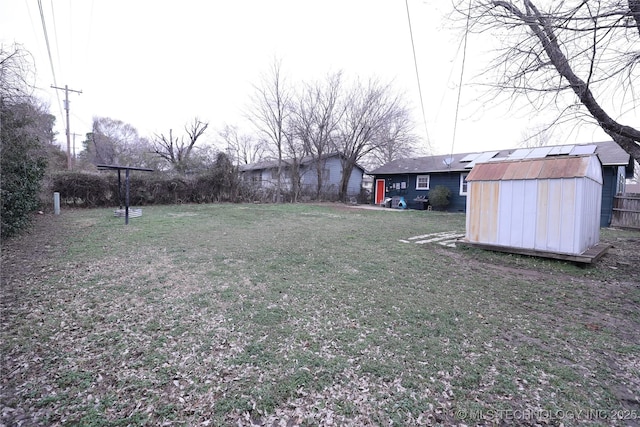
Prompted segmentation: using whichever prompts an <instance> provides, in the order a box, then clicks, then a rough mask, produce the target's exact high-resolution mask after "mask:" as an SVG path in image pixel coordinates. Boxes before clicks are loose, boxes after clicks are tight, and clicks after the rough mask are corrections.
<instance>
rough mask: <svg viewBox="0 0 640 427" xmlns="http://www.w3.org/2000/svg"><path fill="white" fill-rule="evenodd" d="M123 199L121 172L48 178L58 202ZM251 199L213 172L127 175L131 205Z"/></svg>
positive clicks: (91, 204)
mask: <svg viewBox="0 0 640 427" xmlns="http://www.w3.org/2000/svg"><path fill="white" fill-rule="evenodd" d="M119 187H120V190H121V191H120V197H121V200H122V202H124V197H125V174H124V171H123V172H122V174H121V184H120V186H118V175H117V173H116V172H115V171H104V172H59V173H56V174H54V175H53V176H52V177H51V182H50V191H51V192H58V193H60V201H61V204H62V205H66V206H76V207H108V206H116V205H120V204H121V203H120V201H119V200H118V195H119ZM253 198H254V195H253V190H252V189H251V188H246V187H245V186H243V185H241V183H240V182H239V181H238V180H237V179H234V178H230V177H228V176H225V177H221V176H219V174H216V173H215V172H212V173H209V174H203V175H198V176H193V177H179V176H169V175H166V174H160V173H145V172H136V171H132V172H131V173H130V177H129V204H130V205H131V206H144V205H163V204H176V203H212V202H241V201H245V200H251V199H253Z"/></svg>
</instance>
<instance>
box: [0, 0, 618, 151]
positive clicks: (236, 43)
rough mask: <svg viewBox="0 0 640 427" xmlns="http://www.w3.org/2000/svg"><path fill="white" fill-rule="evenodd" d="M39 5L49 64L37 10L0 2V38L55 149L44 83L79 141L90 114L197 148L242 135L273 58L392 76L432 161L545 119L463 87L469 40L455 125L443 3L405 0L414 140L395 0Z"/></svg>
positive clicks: (588, 136) (455, 49)
mask: <svg viewBox="0 0 640 427" xmlns="http://www.w3.org/2000/svg"><path fill="white" fill-rule="evenodd" d="M41 3H42V13H43V15H44V18H45V26H46V31H47V34H48V39H49V46H50V51H51V61H50V60H49V54H48V51H47V45H46V42H45V36H44V29H43V25H42V20H41V12H40V9H39V7H38V2H36V1H31V0H3V1H2V2H0V41H1V42H2V43H3V44H4V45H5V46H7V45H8V44H11V43H13V42H17V43H21V44H23V45H24V47H25V48H26V49H27V50H28V51H29V52H31V53H32V55H33V57H34V62H35V66H36V72H37V80H36V84H37V86H38V90H37V92H36V94H37V95H38V96H39V97H40V98H42V99H43V100H45V101H46V102H48V103H50V105H51V112H52V113H53V114H55V115H56V116H57V118H58V120H57V121H58V126H57V128H56V130H57V131H58V132H59V135H58V140H59V141H61V142H63V141H65V143H66V140H65V133H64V132H65V131H64V129H65V119H64V110H63V108H64V107H63V104H62V102H59V100H60V101H61V100H63V99H64V92H63V91H56V90H53V89H51V88H50V86H51V85H53V84H55V85H57V86H60V87H64V86H65V85H68V86H69V88H71V89H75V90H82V94H76V93H70V94H69V99H70V101H71V103H70V106H71V132H72V133H77V134H80V135H84V134H85V133H86V132H89V131H90V130H91V122H92V118H93V117H94V116H98V117H110V118H112V119H118V120H122V121H124V122H126V123H129V124H131V125H133V126H134V127H135V128H137V129H138V131H139V132H140V134H141V135H142V136H152V135H153V134H154V133H167V132H168V130H169V129H174V132H175V131H176V130H182V129H183V127H184V125H185V124H186V123H187V122H189V121H191V120H192V119H193V118H194V117H196V116H197V117H199V118H200V119H202V120H205V121H208V122H209V123H210V128H211V131H209V136H208V138H209V140H213V138H214V137H215V130H216V129H221V128H222V127H223V126H224V125H225V124H231V125H239V126H241V128H243V130H244V131H245V132H247V133H249V132H252V129H251V128H250V126H249V125H248V124H247V123H246V122H245V121H244V119H243V116H242V112H243V111H245V110H246V109H247V108H248V107H249V101H250V96H251V94H252V93H253V92H254V90H255V89H254V87H253V85H255V84H258V83H259V82H260V76H261V74H264V73H265V72H266V71H267V70H268V69H269V67H270V65H271V64H272V63H273V61H274V58H276V57H277V58H280V59H281V61H282V70H283V72H284V74H285V75H286V76H287V78H288V79H289V81H291V82H292V83H295V82H300V81H311V80H313V79H317V78H322V77H323V76H325V75H326V74H327V73H329V72H334V71H338V70H342V71H343V72H344V73H345V74H346V75H347V76H349V77H360V78H361V79H368V78H370V77H378V78H380V79H382V80H383V81H392V80H393V82H394V87H395V88H396V89H397V90H398V91H400V92H404V93H406V96H407V100H408V102H409V103H410V104H411V105H412V106H413V113H414V114H413V118H414V120H415V122H416V124H417V125H416V131H417V133H418V134H419V135H420V136H421V137H422V139H423V140H426V139H427V135H428V139H429V140H430V142H431V147H432V151H433V153H434V154H444V153H450V152H452V151H453V152H469V151H482V150H489V149H499V148H510V147H516V146H518V145H519V144H520V143H521V141H522V139H523V136H522V135H523V133H524V132H527V130H528V129H531V128H534V127H536V126H539V125H544V124H545V123H547V122H548V121H549V120H550V119H551V118H552V116H548V117H540V116H538V115H532V114H531V112H530V110H526V109H525V110H518V109H514V108H513V106H512V105H511V104H510V103H509V102H504V101H503V102H495V103H486V102H483V101H479V96H480V95H481V94H482V93H483V92H482V90H481V89H480V88H479V87H478V86H476V85H473V84H472V83H474V82H475V81H477V79H476V78H475V76H476V75H478V74H479V73H480V71H481V70H483V69H484V68H485V67H487V65H488V63H489V60H490V59H491V56H490V54H489V53H487V52H486V48H487V44H490V41H489V42H488V41H487V39H484V40H480V39H478V38H470V39H469V41H468V47H467V59H466V66H465V73H464V80H463V85H462V91H461V102H460V103H459V106H460V109H459V113H458V120H457V122H456V120H455V113H456V106H457V105H458V103H457V99H458V88H459V85H458V83H459V79H460V73H461V64H462V56H463V50H462V48H461V38H462V33H461V32H460V31H459V30H455V29H453V25H452V23H451V22H450V21H448V20H447V19H445V15H447V14H448V12H449V8H450V5H449V1H442V0H408V5H409V10H410V16H411V24H412V28H413V38H414V42H415V49H416V54H417V65H418V70H419V75H420V83H421V86H422V96H423V99H424V107H425V117H426V130H425V124H424V122H423V115H422V110H421V108H420V97H419V92H418V84H417V78H416V71H415V64H414V58H413V53H412V47H411V37H410V33H409V23H408V19H407V9H406V5H405V2H404V1H402V0H211V1H204V0H199V1H196V0H181V1H175V0H174V1H164V0H136V1H131V0H91V1H90V0H42V1H41ZM52 68H53V70H52ZM54 74H55V79H54ZM58 97H59V98H58ZM454 126H455V128H456V133H455V140H454ZM572 129H573V128H568V129H566V130H561V131H559V132H556V133H555V134H554V138H555V139H556V140H554V141H552V142H556V143H565V142H566V143H587V142H591V141H593V140H603V139H607V137H606V136H605V135H604V134H603V133H602V132H601V131H599V130H597V129H596V128H593V127H589V126H582V127H580V128H579V130H580V132H579V133H578V132H576V131H575V130H572ZM81 139H82V137H77V139H76V141H77V142H78V145H79V141H80V140H81Z"/></svg>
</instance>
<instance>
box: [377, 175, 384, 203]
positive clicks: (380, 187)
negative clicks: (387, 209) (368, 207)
mask: <svg viewBox="0 0 640 427" xmlns="http://www.w3.org/2000/svg"><path fill="white" fill-rule="evenodd" d="M382 202H384V179H376V201H375V204H376V205H379V204H381V203H382Z"/></svg>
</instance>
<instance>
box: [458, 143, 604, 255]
mask: <svg viewBox="0 0 640 427" xmlns="http://www.w3.org/2000/svg"><path fill="white" fill-rule="evenodd" d="M467 182H468V197H467V217H466V236H465V242H467V243H470V244H472V245H477V246H481V247H486V248H488V249H497V250H502V251H507V252H516V253H525V254H531V255H541V256H550V257H553V258H563V259H570V260H574V261H582V262H591V261H592V260H593V259H595V258H597V257H599V256H600V255H601V254H602V253H604V251H606V249H607V248H608V247H605V248H598V250H597V251H596V252H597V254H596V255H595V256H589V254H588V253H587V252H588V251H589V250H591V251H593V249H594V248H596V246H597V245H598V243H599V240H600V206H601V203H602V167H601V164H600V160H599V159H598V157H597V156H595V155H581V156H557V157H545V158H537V159H520V160H506V161H495V162H488V163H479V164H477V165H475V166H474V168H473V169H472V171H471V172H470V173H469V176H468V177H467ZM585 257H586V258H585Z"/></svg>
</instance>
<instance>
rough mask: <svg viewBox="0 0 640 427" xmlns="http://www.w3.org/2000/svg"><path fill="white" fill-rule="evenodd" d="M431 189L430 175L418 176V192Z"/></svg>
mask: <svg viewBox="0 0 640 427" xmlns="http://www.w3.org/2000/svg"><path fill="white" fill-rule="evenodd" d="M428 189H429V175H418V176H417V177H416V190H428Z"/></svg>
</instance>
